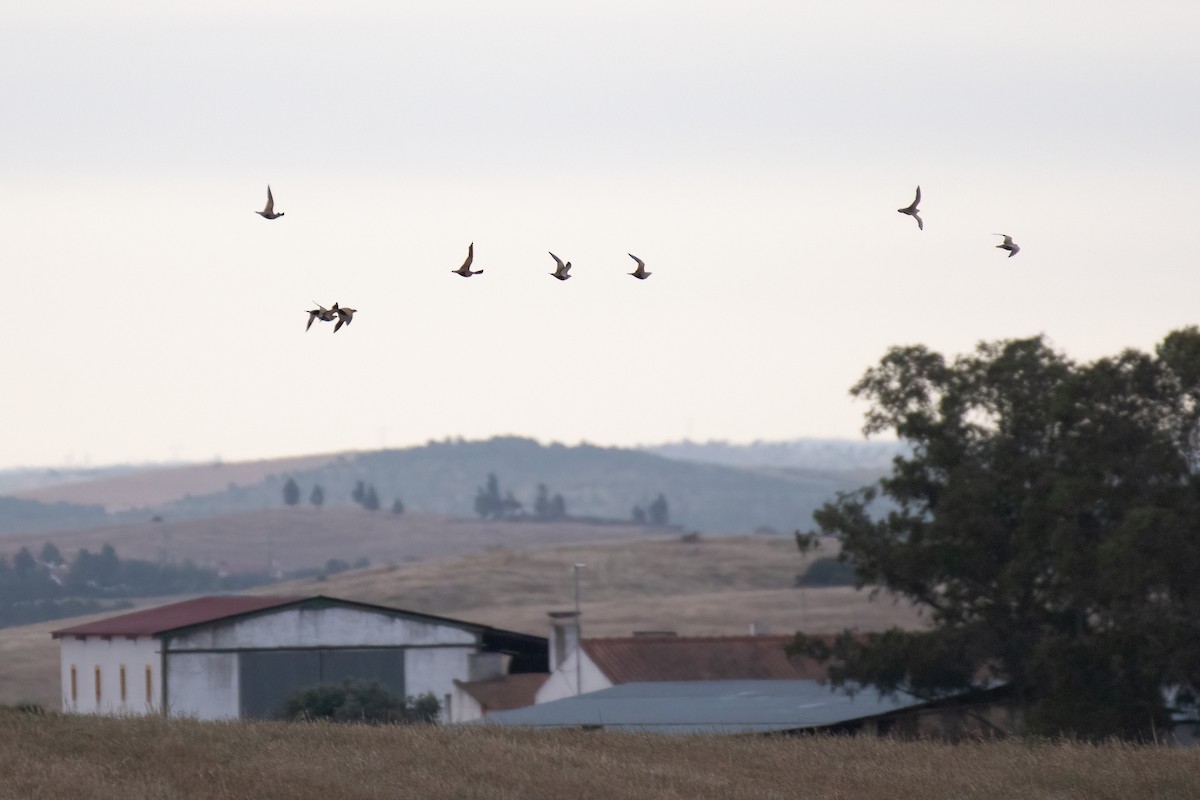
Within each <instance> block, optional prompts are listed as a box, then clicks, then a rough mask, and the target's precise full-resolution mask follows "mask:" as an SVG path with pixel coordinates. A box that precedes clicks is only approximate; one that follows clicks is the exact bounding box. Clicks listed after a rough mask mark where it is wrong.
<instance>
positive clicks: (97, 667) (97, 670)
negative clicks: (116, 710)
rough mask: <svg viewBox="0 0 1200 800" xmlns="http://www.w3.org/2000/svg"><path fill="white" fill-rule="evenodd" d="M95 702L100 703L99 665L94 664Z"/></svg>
mask: <svg viewBox="0 0 1200 800" xmlns="http://www.w3.org/2000/svg"><path fill="white" fill-rule="evenodd" d="M96 703H97V704H99V703H100V665H99V664H97V665H96Z"/></svg>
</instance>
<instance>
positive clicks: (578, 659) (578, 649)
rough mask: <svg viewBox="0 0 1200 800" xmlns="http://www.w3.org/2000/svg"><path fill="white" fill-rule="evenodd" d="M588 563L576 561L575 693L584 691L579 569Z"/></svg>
mask: <svg viewBox="0 0 1200 800" xmlns="http://www.w3.org/2000/svg"><path fill="white" fill-rule="evenodd" d="M586 566H587V564H579V563H576V564H575V567H574V570H575V694H577V695H578V694H582V693H583V686H582V683H581V682H582V676H583V616H582V612H581V611H580V610H579V570H581V569H583V568H584V567H586Z"/></svg>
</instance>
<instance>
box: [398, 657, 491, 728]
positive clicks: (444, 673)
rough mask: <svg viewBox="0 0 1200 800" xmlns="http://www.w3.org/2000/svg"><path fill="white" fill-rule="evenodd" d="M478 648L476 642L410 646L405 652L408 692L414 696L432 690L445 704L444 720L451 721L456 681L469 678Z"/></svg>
mask: <svg viewBox="0 0 1200 800" xmlns="http://www.w3.org/2000/svg"><path fill="white" fill-rule="evenodd" d="M474 652H475V648H474V646H472V647H453V648H451V647H428V648H418V647H414V648H409V649H408V650H406V651H405V653H404V690H405V692H407V693H408V695H409V696H410V697H416V696H417V695H419V694H425V693H426V692H432V693H433V696H434V697H436V698H437V699H438V702H439V703H441V704H442V721H443V722H447V721H448V717H447V716H446V713H447V711H450V712H451V713H453V707H454V690H455V688H456V687H455V686H454V681H455V679H458V680H460V681H465V680H467V678H468V677H469V675H470V663H471V654H472V653H474ZM447 698H449V699H450V702H449V703H447V702H446V700H447ZM447 705H449V706H450V708H449V709H447V708H446V706H447Z"/></svg>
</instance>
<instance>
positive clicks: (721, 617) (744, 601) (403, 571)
mask: <svg viewBox="0 0 1200 800" xmlns="http://www.w3.org/2000/svg"><path fill="white" fill-rule="evenodd" d="M364 513H365V512H364ZM833 552H834V550H833V549H831V548H830V546H829V545H826V549H825V550H823V551H821V553H820V554H826V553H833ZM811 558H812V556H810V557H809V559H810V560H811ZM575 563H586V564H587V565H588V566H587V567H586V568H584V569H583V570H582V571H581V573H580V590H581V592H580V593H581V596H582V600H583V603H582V607H583V613H584V631H585V634H586V635H588V636H626V635H629V634H630V633H631V632H632V631H635V630H648V629H654V630H664V629H665V630H674V631H677V632H679V633H680V634H683V635H705V634H708V635H732V634H740V633H746V632H747V630H748V629H749V625H750V623H752V622H753V623H755V624H756V625H757V626H758V629H759V630H760V631H761V630H767V631H770V632H773V633H790V632H792V631H796V630H804V631H807V632H810V633H816V632H823V631H833V630H840V629H841V628H844V627H854V628H858V629H860V630H878V629H880V628H885V627H888V626H890V625H900V626H903V627H916V626H919V625H920V624H921V620H920V618H919V617H918V616H917V615H916V613H915V612H914V611H913V609H912V608H910V607H908V606H907V605H905V604H902V603H896V602H894V601H892V600H889V599H886V598H879V599H876V600H874V601H872V600H870V598H869V596H868V594H867V593H866V592H856V591H854V590H853V589H850V588H845V587H837V588H829V589H804V590H799V589H795V588H792V585H793V581H794V578H795V575H796V573H797V572H801V571H802V570H803V569H804V565H805V563H806V562H805V561H804V560H803V559H801V557H800V555H799V554H798V553H797V552H796V547H795V545H794V544H793V543H792V541H791V540H790V539H777V538H769V537H728V538H714V539H701V540H700V541H699V542H695V543H685V542H682V541H680V540H679V538H678V537H672V538H670V539H663V538H658V539H643V540H638V541H608V542H591V543H581V544H577V545H568V546H561V547H552V548H537V547H531V548H529V549H523V548H516V547H504V548H493V549H491V550H488V551H485V552H481V553H474V554H471V555H466V556H458V557H451V558H445V559H439V560H431V561H423V562H413V563H401V564H396V565H392V566H387V567H379V568H370V569H365V570H353V571H349V572H344V573H339V574H336V575H331V576H329V577H328V578H326V579H325V580H305V581H294V582H289V583H282V584H274V585H272V586H265V587H262V588H260V589H258V590H256V593H258V594H326V595H331V596H333V597H343V598H346V599H351V600H361V601H364V602H370V603H382V604H385V605H391V606H396V607H399V608H405V609H409V610H412V611H421V612H425V613H429V614H439V615H444V616H451V617H458V618H460V619H465V620H470V621H472V622H479V623H483V624H485V625H493V626H495V627H499V628H507V629H510V630H518V631H523V632H527V633H534V634H538V635H543V636H544V635H546V632H547V629H548V626H547V621H546V612H547V611H550V610H554V609H564V608H570V607H571V604H572V601H573V585H572V576H571V573H572V569H571V565H572V564H575ZM146 602H147V603H149V604H157V603H159V602H165V600H154V601H146ZM77 621H78V620H58V621H56V622H50V623H42V624H39V625H28V626H24V627H20V628H8V629H0V703H17V702H23V701H31V702H36V703H40V704H42V705H44V706H46V707H47V708H57V707H58V705H59V702H60V694H59V677H58V643H57V642H56V641H54V640H52V639H51V638H50V631H52V630H54V629H56V628H63V627H68V626H69V625H72V624H75V623H76V622H77Z"/></svg>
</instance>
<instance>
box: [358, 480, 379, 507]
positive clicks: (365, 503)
mask: <svg viewBox="0 0 1200 800" xmlns="http://www.w3.org/2000/svg"><path fill="white" fill-rule="evenodd" d="M362 507H363V508H365V509H366V510H367V511H378V510H379V493H378V492H376V491H375V484H371V485H370V486H368V487H367V492H366V494H364V495H363V500H362Z"/></svg>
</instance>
